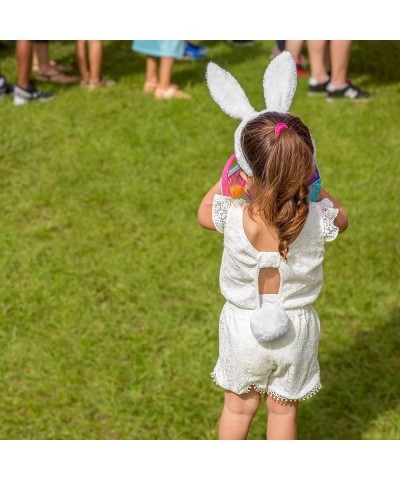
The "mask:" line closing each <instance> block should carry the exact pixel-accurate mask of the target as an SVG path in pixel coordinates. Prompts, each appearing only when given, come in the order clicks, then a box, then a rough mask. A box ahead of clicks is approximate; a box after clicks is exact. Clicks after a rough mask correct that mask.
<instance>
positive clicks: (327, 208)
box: [317, 198, 339, 242]
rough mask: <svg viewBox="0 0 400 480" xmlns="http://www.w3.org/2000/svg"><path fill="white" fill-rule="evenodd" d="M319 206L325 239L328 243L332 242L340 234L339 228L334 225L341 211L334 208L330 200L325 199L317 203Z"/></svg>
mask: <svg viewBox="0 0 400 480" xmlns="http://www.w3.org/2000/svg"><path fill="white" fill-rule="evenodd" d="M317 205H318V206H319V207H320V209H321V216H322V231H323V234H324V239H325V241H326V242H332V241H333V240H335V238H336V237H337V236H338V234H339V228H338V227H337V226H336V225H335V224H334V221H335V218H336V217H337V214H338V213H339V210H338V209H337V208H333V203H332V202H331V201H330V200H329V198H323V199H322V200H321V201H320V202H317Z"/></svg>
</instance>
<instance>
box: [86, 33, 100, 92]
mask: <svg viewBox="0 0 400 480" xmlns="http://www.w3.org/2000/svg"><path fill="white" fill-rule="evenodd" d="M88 42H89V65H90V67H89V68H90V83H99V82H100V80H101V61H102V59H103V42H102V40H88Z"/></svg>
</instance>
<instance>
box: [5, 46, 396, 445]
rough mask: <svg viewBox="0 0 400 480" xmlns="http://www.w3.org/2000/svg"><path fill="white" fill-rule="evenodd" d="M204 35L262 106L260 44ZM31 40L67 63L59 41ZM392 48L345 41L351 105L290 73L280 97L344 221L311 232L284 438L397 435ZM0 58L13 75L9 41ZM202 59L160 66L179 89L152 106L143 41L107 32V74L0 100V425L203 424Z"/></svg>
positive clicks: (214, 343) (126, 435)
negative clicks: (313, 390) (311, 276)
mask: <svg viewBox="0 0 400 480" xmlns="http://www.w3.org/2000/svg"><path fill="white" fill-rule="evenodd" d="M206 43H207V45H208V47H209V50H208V58H209V59H212V60H213V61H215V62H217V63H219V64H220V65H221V66H223V67H225V68H228V69H229V70H230V71H231V72H232V74H234V75H235V77H236V78H238V80H239V81H240V83H241V84H242V85H243V87H244V89H245V90H246V92H247V94H248V97H249V99H250V101H251V103H252V104H253V105H254V106H255V108H257V109H261V108H263V96H262V90H261V79H262V75H263V72H264V69H265V66H266V64H267V62H268V61H269V53H270V50H271V47H272V45H273V42H272V41H258V42H256V43H255V44H254V46H253V47H252V48H246V49H237V48H234V47H231V46H230V45H229V44H227V43H226V42H220V41H217V42H206ZM50 48H51V52H52V55H53V57H55V58H57V59H58V60H62V61H64V62H66V63H70V64H73V50H74V44H73V42H52V44H51V46H50ZM399 54H400V42H378V41H368V42H367V41H364V42H355V43H354V45H353V50H352V57H351V63H350V75H351V77H352V79H353V81H354V82H355V83H356V84H359V85H360V86H361V87H363V88H365V89H368V90H370V91H371V93H372V94H373V99H372V100H371V101H370V102H369V103H366V104H362V105H359V104H352V103H351V102H346V101H339V102H337V103H334V104H329V103H327V102H326V101H325V100H324V99H316V98H309V97H308V96H307V82H306V80H304V79H300V80H299V86H298V92H297V94H296V97H295V101H294V105H293V108H292V113H294V114H297V115H300V116H301V117H302V118H303V120H304V121H305V122H306V123H307V124H308V125H309V127H310V129H311V130H312V132H313V135H314V137H315V139H316V142H317V148H318V158H319V164H320V167H321V170H322V175H323V184H324V186H325V187H326V188H327V189H328V190H329V191H330V192H331V193H332V194H333V195H335V196H336V197H337V198H338V199H339V200H340V201H341V202H342V203H343V205H344V206H345V207H346V209H347V211H348V214H349V222H350V227H349V229H348V231H347V232H346V233H345V234H344V235H343V236H341V237H340V238H339V239H338V240H337V241H336V242H334V243H332V244H329V245H327V248H326V260H325V285H324V290H323V292H322V294H321V296H320V298H319V299H318V301H317V304H316V308H317V311H318V312H319V315H320V318H321V324H322V331H323V333H322V338H321V343H320V366H321V376H322V383H323V386H324V388H323V389H322V390H321V392H320V393H319V394H318V395H317V396H316V397H314V398H313V399H311V400H309V401H307V402H304V403H302V404H301V406H300V412H299V437H300V438H302V439H398V438H400V401H399V398H400V395H399V394H400V385H399V382H398V372H399V367H400V360H399V359H400V357H399V350H400V307H399V303H398V298H399V260H398V259H399V237H400V232H399V222H398V219H399V206H398V203H399V202H398V189H399V187H398V179H399V173H400V171H399V159H398V156H399V148H400V137H399V134H398V120H397V119H398V112H399V109H400V95H399V93H400V67H399V65H398V63H396V62H394V61H393V59H395V58H398V57H399ZM0 56H1V57H0V58H1V71H2V72H3V74H5V75H6V76H7V77H8V79H9V80H10V81H15V72H16V63H15V58H14V55H13V49H12V47H11V48H10V49H8V50H5V51H2V53H1V54H0ZM205 66H206V62H205V61H199V62H195V63H190V62H187V63H178V64H177V65H176V67H175V70H174V81H176V82H177V83H179V84H180V85H181V86H182V87H183V88H184V90H185V91H187V92H188V93H190V94H191V95H192V100H191V101H170V102H156V101H155V100H154V99H153V98H152V97H151V96H144V95H143V94H142V92H141V87H142V84H143V81H144V59H143V57H141V56H139V55H136V54H133V53H132V52H131V51H130V42H120V41H118V42H117V41H114V42H107V43H106V44H105V53H104V69H103V70H104V74H105V76H109V77H112V78H114V79H116V80H117V81H118V84H117V85H116V86H115V87H113V88H110V89H107V90H102V91H94V92H87V91H83V90H81V89H80V88H79V87H78V86H71V87H63V86H54V85H48V86H46V87H47V88H49V89H51V90H53V91H55V92H56V94H57V98H56V99H55V101H53V102H51V103H49V104H45V105H43V104H32V105H26V106H23V107H14V106H13V105H12V102H11V101H4V102H2V103H0V112H1V117H0V118H1V123H0V186H1V188H0V204H1V206H2V215H1V217H0V218H1V220H0V222H1V223H0V281H1V289H0V315H1V328H0V356H1V359H0V381H1V384H0V388H1V392H2V394H1V399H0V437H1V438H2V439H34V438H35V439H55V438H59V439H213V438H215V437H216V423H217V420H218V417H219V414H220V410H221V406H222V401H223V391H222V389H220V388H219V387H217V386H215V385H214V383H213V382H212V380H211V378H210V375H209V372H210V371H211V370H212V369H213V367H214V364H215V362H216V359H217V355H218V318H219V313H220V310H221V307H222V305H223V298H222V296H221V295H220V293H219V286H218V272H219V264H220V257H221V250H222V244H221V237H220V236H219V235H218V234H215V233H213V232H207V231H204V230H202V229H201V228H200V227H199V226H198V225H197V221H196V213H197V207H198V204H199V202H200V200H201V198H202V196H203V195H204V193H205V192H206V190H207V189H208V188H209V187H210V186H211V185H212V184H213V183H214V182H215V181H216V180H217V178H218V176H219V174H220V172H221V169H222V167H223V165H224V163H225V161H226V159H227V158H228V157H229V155H230V154H231V151H232V145H233V132H234V128H235V126H236V121H235V120H233V119H230V118H229V117H227V116H226V115H224V114H223V113H222V111H221V110H220V109H219V107H218V106H217V105H216V104H215V103H214V102H213V101H212V100H211V98H210V96H209V93H208V91H207V88H206V85H205V82H204V73H205ZM43 88H45V87H44V86H43ZM396 379H397V380H396ZM265 420H266V414H265V412H264V411H263V410H261V409H260V411H259V413H258V414H257V416H256V418H255V419H254V422H253V424H252V427H251V433H250V436H249V438H251V439H261V438H263V437H264V431H265Z"/></svg>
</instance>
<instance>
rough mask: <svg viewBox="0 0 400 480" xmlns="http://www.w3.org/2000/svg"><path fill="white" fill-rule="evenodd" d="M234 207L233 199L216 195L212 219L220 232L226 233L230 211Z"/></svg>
mask: <svg viewBox="0 0 400 480" xmlns="http://www.w3.org/2000/svg"><path fill="white" fill-rule="evenodd" d="M231 206H232V199H231V198H230V197H225V196H224V195H218V194H216V195H215V196H214V200H213V204H212V219H213V222H214V225H215V228H216V229H217V231H218V232H220V233H224V229H225V222H226V217H227V215H228V210H229V209H230V207H231Z"/></svg>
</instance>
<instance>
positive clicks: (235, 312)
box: [211, 195, 338, 401]
mask: <svg viewBox="0 0 400 480" xmlns="http://www.w3.org/2000/svg"><path fill="white" fill-rule="evenodd" d="M245 205H246V203H245V202H244V201H240V200H232V199H231V198H230V197H225V196H222V195H215V197H214V201H213V209H212V216H213V222H214V224H215V227H216V229H217V230H218V231H219V232H220V233H223V234H224V251H223V255H222V263H221V270H220V286H221V292H222V294H223V296H224V297H225V299H226V303H225V305H224V307H223V309H222V312H221V316H220V323H219V358H218V361H217V364H216V366H215V368H214V371H213V372H212V373H211V376H212V377H213V379H214V381H215V382H216V383H217V384H218V385H220V386H221V387H223V388H224V389H226V390H231V391H233V392H235V393H238V394H241V393H245V392H249V391H250V389H251V388H252V387H253V388H255V390H257V391H258V392H263V393H265V392H267V393H268V394H269V395H271V396H273V397H275V398H277V399H279V400H284V401H285V400H303V399H306V398H308V397H310V396H312V395H314V394H315V393H316V392H317V391H318V390H319V389H320V388H321V384H320V376H319V365H318V343H319V332H320V325H319V318H318V315H317V312H316V311H315V310H314V308H313V303H314V302H315V300H316V299H317V297H318V295H319V293H320V291H321V288H322V283H323V273H322V261H323V258H324V243H325V241H331V240H334V239H335V238H336V237H337V235H338V228H337V227H336V226H335V225H334V223H333V222H334V219H335V218H336V215H337V213H338V210H337V209H334V208H333V204H332V202H331V201H330V200H328V199H324V200H322V201H320V202H317V203H310V207H309V213H308V216H307V219H306V222H305V224H304V226H303V229H302V230H301V232H300V234H299V235H298V236H297V238H296V239H295V240H294V242H293V243H292V244H291V245H290V247H289V253H288V256H287V261H285V260H284V259H282V258H281V256H280V255H279V253H278V252H259V251H258V250H256V249H255V247H253V245H252V244H251V243H250V241H249V240H248V238H247V237H246V234H245V232H244V229H243V210H244V206H245ZM268 267H272V268H278V269H279V274H280V289H279V294H278V303H279V305H280V306H281V307H282V308H283V309H284V310H285V311H286V313H287V315H288V317H289V320H290V321H289V330H288V332H287V333H286V334H285V335H284V336H283V337H281V338H279V339H277V340H274V341H272V342H268V343H266V344H262V343H259V342H258V341H257V340H256V338H255V337H254V336H253V334H252V331H251V329H250V318H251V316H252V315H253V314H254V310H255V309H257V308H259V307H260V295H259V290H258V276H259V270H260V268H268Z"/></svg>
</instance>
